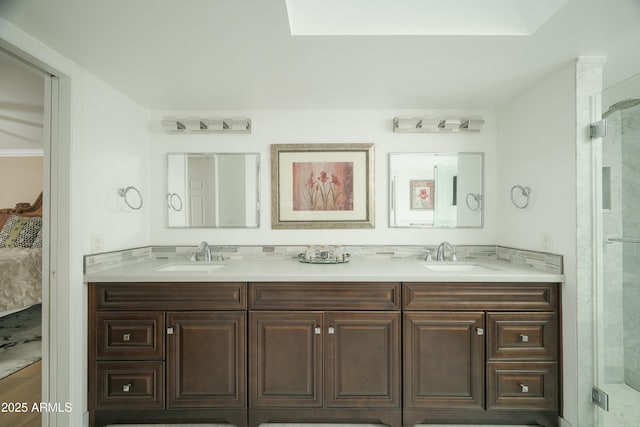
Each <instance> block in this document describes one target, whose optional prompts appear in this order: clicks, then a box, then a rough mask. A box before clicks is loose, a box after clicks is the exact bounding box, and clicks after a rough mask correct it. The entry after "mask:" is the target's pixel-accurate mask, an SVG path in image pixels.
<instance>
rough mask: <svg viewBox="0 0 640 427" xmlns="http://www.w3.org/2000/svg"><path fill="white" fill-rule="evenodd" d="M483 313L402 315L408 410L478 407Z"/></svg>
mask: <svg viewBox="0 0 640 427" xmlns="http://www.w3.org/2000/svg"><path fill="white" fill-rule="evenodd" d="M483 329H484V314H483V313H482V312H464V313H463V312H429V313H405V314H404V401H405V407H407V408H441V409H446V408H452V409H458V408H476V409H482V407H483V390H484V336H483V335H482V333H483Z"/></svg>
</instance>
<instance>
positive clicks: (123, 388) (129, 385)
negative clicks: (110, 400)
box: [122, 384, 131, 393]
mask: <svg viewBox="0 0 640 427" xmlns="http://www.w3.org/2000/svg"><path fill="white" fill-rule="evenodd" d="M122 391H123V392H125V393H129V392H130V391H131V384H125V385H123V386H122Z"/></svg>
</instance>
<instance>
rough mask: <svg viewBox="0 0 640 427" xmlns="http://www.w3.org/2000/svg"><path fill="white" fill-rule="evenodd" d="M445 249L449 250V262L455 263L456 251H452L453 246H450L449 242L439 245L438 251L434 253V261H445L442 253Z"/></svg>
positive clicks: (456, 258)
mask: <svg viewBox="0 0 640 427" xmlns="http://www.w3.org/2000/svg"><path fill="white" fill-rule="evenodd" d="M447 248H449V250H451V261H457V260H458V257H457V256H456V250H455V249H454V247H453V245H451V243H449V242H442V243H440V245H438V250H437V252H436V260H437V261H444V260H445V254H444V252H445V250H446V249H447Z"/></svg>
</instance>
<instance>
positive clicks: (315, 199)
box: [271, 143, 375, 229]
mask: <svg viewBox="0 0 640 427" xmlns="http://www.w3.org/2000/svg"><path fill="white" fill-rule="evenodd" d="M374 148H375V146H374V144H368V143H330V144H272V145H271V228H274V229H350V228H352V229H357V228H374V227H375V221H374V212H375V204H374V194H375V192H374V164H375V163H374Z"/></svg>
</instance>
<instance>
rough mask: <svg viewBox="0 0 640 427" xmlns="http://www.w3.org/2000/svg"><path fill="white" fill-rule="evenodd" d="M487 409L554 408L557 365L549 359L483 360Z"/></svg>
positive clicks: (556, 406) (556, 405)
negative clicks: (501, 361) (528, 361)
mask: <svg viewBox="0 0 640 427" xmlns="http://www.w3.org/2000/svg"><path fill="white" fill-rule="evenodd" d="M487 381H488V383H487V409H488V410H518V409H524V410H545V411H555V410H557V408H558V392H557V391H558V366H557V364H556V363H552V362H531V363H514V362H512V363H509V362H504V363H497V362H493V363H489V364H487Z"/></svg>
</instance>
